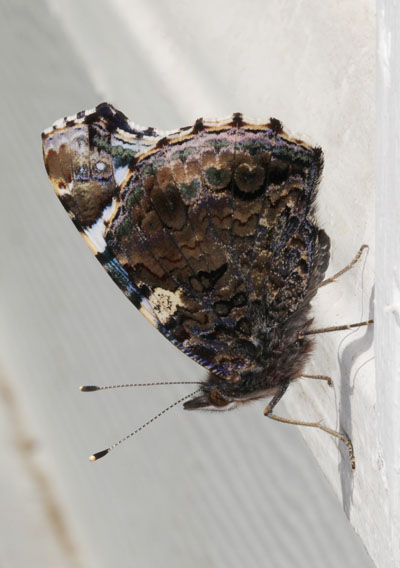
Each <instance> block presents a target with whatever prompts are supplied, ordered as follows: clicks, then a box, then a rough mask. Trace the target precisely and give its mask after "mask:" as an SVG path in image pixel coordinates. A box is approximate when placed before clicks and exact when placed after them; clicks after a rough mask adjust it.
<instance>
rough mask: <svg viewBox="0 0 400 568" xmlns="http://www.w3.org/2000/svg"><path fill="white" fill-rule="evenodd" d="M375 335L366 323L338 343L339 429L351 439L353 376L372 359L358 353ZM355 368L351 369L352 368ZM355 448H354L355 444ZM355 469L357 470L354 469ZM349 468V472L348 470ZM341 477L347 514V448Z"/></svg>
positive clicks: (350, 485) (349, 492) (350, 491)
mask: <svg viewBox="0 0 400 568" xmlns="http://www.w3.org/2000/svg"><path fill="white" fill-rule="evenodd" d="M374 297H375V287H373V288H372V290H371V295H370V301H369V315H368V319H373V318H374ZM353 334H357V339H354V340H353V341H350V342H348V340H349V337H350V336H351V335H353ZM373 339H374V329H373V325H369V326H368V327H367V328H365V332H364V333H363V334H362V336H361V337H360V330H359V329H358V330H355V331H353V332H351V334H349V335H346V337H344V338H343V339H342V341H341V342H340V344H339V347H338V361H339V366H340V374H341V381H340V396H339V424H340V430H341V431H343V432H345V433H346V434H347V435H348V437H349V438H350V440H352V439H353V431H352V394H353V392H354V388H355V379H356V377H357V374H358V373H359V371H360V370H361V368H362V367H363V366H364V365H365V364H366V363H368V362H369V361H371V359H368V361H364V362H363V363H361V364H358V361H359V357H360V355H362V354H363V353H367V352H368V351H369V349H370V347H371V345H372V343H373ZM344 341H346V342H348V343H347V345H346V347H345V348H344V349H343V350H341V349H340V346H341V343H343V342H344ZM353 369H354V371H353ZM355 450H356V452H357V448H355ZM356 463H357V467H360V466H361V464H360V463H358V462H357V453H356ZM356 471H357V470H356ZM349 472H350V473H349ZM340 479H341V487H342V502H343V509H344V512H345V514H346V516H347V517H350V510H351V504H352V495H353V488H354V482H353V481H354V477H353V474H352V470H351V468H350V467H349V462H348V456H347V453H346V451H345V450H344V451H343V454H342V460H341V464H340Z"/></svg>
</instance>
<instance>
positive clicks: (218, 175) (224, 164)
mask: <svg viewBox="0 0 400 568" xmlns="http://www.w3.org/2000/svg"><path fill="white" fill-rule="evenodd" d="M42 139H43V155H44V163H45V167H46V170H47V173H48V175H49V178H50V181H51V183H52V185H53V188H54V190H55V192H56V194H57V196H58V197H59V199H60V201H61V203H62V204H63V206H64V208H65V209H66V211H67V212H68V214H69V216H70V217H71V219H72V221H73V222H74V224H75V226H76V227H77V229H78V230H79V231H80V233H81V234H82V237H83V238H84V240H85V241H86V243H87V245H88V246H89V247H90V249H91V251H92V252H93V254H95V255H96V258H97V259H98V260H99V261H100V262H101V264H102V265H103V266H104V268H105V270H106V271H107V272H108V274H109V275H110V276H111V278H112V279H113V280H114V281H115V282H116V284H117V285H118V286H119V287H120V288H121V290H122V291H123V292H124V294H125V295H126V296H127V297H128V298H129V300H130V301H131V302H132V303H133V304H134V306H135V307H136V308H138V309H139V310H140V312H141V313H142V314H143V315H144V316H145V317H146V318H147V319H148V320H149V321H150V323H151V324H152V325H154V326H155V327H156V328H157V329H158V330H159V331H160V332H161V333H162V334H163V335H164V336H165V337H166V338H167V339H168V340H169V341H171V343H173V344H174V345H175V346H176V347H178V348H179V349H180V350H181V351H182V352H184V353H185V354H187V355H188V356H189V357H191V358H192V359H194V360H195V361H197V362H198V363H200V365H202V366H203V367H205V368H206V369H207V370H208V377H207V380H205V381H204V382H202V383H201V388H200V389H199V391H196V393H194V394H193V393H192V394H191V395H188V396H186V397H183V398H182V399H180V400H179V401H177V403H178V402H182V401H184V400H186V402H185V404H184V408H185V409H189V410H195V409H213V410H227V409H231V408H234V407H235V406H238V405H240V404H243V403H246V402H248V401H250V400H254V399H259V398H266V397H270V398H271V401H270V403H269V404H268V406H267V407H266V409H265V412H264V413H265V414H266V415H267V416H269V417H271V418H274V419H276V420H280V421H282V422H289V423H296V424H301V425H306V426H307V425H308V426H315V427H318V428H320V429H322V430H325V431H327V432H329V433H330V434H333V435H334V436H336V437H338V438H339V439H341V440H342V441H343V442H344V443H345V444H346V445H347V447H348V450H349V454H350V458H351V460H352V463H353V465H354V463H355V462H354V455H353V449H352V446H351V442H350V440H348V438H347V437H346V436H345V434H341V433H340V432H335V431H333V430H331V429H329V428H326V427H324V426H322V425H321V424H319V423H305V422H300V421H295V420H289V419H285V418H282V417H279V416H276V415H275V414H273V412H272V411H273V409H274V407H275V405H276V404H277V402H278V401H279V400H280V399H281V397H282V396H283V394H284V393H285V391H286V389H287V388H288V386H289V385H290V383H291V382H292V381H294V380H296V379H298V378H300V377H311V378H319V379H325V380H327V377H324V376H319V375H317V376H312V375H305V374H304V368H305V365H306V363H307V361H308V359H309V356H310V352H311V349H312V347H313V339H312V335H313V334H315V333H318V332H323V331H331V330H334V329H345V328H346V329H347V328H348V326H339V327H336V328H327V329H326V330H312V329H311V324H312V317H311V316H310V309H311V301H312V299H313V298H314V296H315V294H316V293H317V291H318V288H319V287H320V286H322V285H325V284H327V283H329V282H332V281H333V280H334V279H335V278H336V277H337V276H338V275H340V274H341V273H343V272H344V271H346V270H348V269H349V268H350V267H351V266H352V265H353V264H354V263H355V262H356V261H357V260H358V258H359V257H360V254H361V251H362V248H363V247H362V248H361V249H360V251H359V253H358V255H357V256H356V258H355V259H354V260H353V261H352V263H350V265H348V266H347V267H346V268H345V269H344V270H343V271H341V272H340V273H338V274H337V275H334V276H333V277H332V278H330V279H329V280H325V281H324V275H325V272H326V269H327V267H328V264H329V257H330V240H329V237H328V235H327V234H326V233H325V231H324V230H323V229H321V228H319V227H318V223H317V220H316V215H315V199H316V196H317V191H318V184H319V181H320V178H321V172H322V168H323V153H322V150H321V149H320V148H318V147H316V148H314V147H312V146H310V145H309V144H307V143H306V142H303V141H301V140H298V139H296V138H293V137H291V136H289V135H288V134H286V133H285V131H284V130H283V127H282V124H281V123H280V121H279V120H277V119H274V118H271V119H270V120H269V121H268V122H267V123H257V122H255V121H250V120H246V119H245V118H244V117H243V116H242V114H240V113H235V114H233V115H232V116H230V117H228V118H227V119H223V120H215V121H206V120H203V119H198V120H196V122H195V123H194V125H193V126H189V127H184V128H180V129H178V130H175V131H169V132H160V131H157V130H156V129H154V128H151V127H149V128H141V127H139V126H137V125H135V124H134V123H133V122H131V121H129V120H128V119H127V117H126V116H125V115H124V114H123V113H121V112H120V111H118V110H116V109H115V108H114V107H113V106H111V105H110V104H107V103H102V104H100V105H98V106H97V107H96V108H95V109H93V110H90V111H82V112H79V113H78V114H77V115H75V116H72V117H66V118H64V119H60V120H59V121H57V122H56V123H55V124H54V125H53V127H51V128H49V129H47V130H45V131H44V132H43V134H42ZM366 323H370V322H361V323H360V324H352V325H353V326H355V325H364V324H366ZM98 388H100V387H90V386H88V387H83V388H82V389H83V390H97V389H98ZM177 403H174V404H173V405H171V406H170V407H172V406H175V404H177ZM170 407H169V408H170ZM160 414H162V413H160ZM152 420H153V419H152ZM152 420H151V421H152ZM151 421H149V422H151ZM146 424H147V423H146ZM140 429H141V428H139V429H138V430H140ZM135 433H136V431H135ZM118 443H119V442H118ZM115 445H117V444H115ZM115 445H114V446H115ZM114 446H112V447H111V448H108V449H107V450H104V451H102V452H98V453H97V454H94V455H93V456H92V459H98V458H99V457H102V456H103V455H105V454H106V453H108V451H110V449H112V448H113V447H114Z"/></svg>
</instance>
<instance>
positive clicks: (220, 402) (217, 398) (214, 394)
mask: <svg viewBox="0 0 400 568" xmlns="http://www.w3.org/2000/svg"><path fill="white" fill-rule="evenodd" d="M209 398H210V403H211V404H212V405H213V406H216V407H217V408H222V407H223V406H227V405H228V404H229V402H230V401H229V400H227V399H226V398H224V397H223V396H222V394H221V393H220V392H219V391H218V390H217V389H213V390H212V391H210V393H209Z"/></svg>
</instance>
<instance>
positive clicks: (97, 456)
mask: <svg viewBox="0 0 400 568" xmlns="http://www.w3.org/2000/svg"><path fill="white" fill-rule="evenodd" d="M155 384H157V383H155ZM161 384H165V383H161ZM167 384H177V383H167ZM178 384H182V383H178ZM184 384H185V383H184ZM122 386H125V385H122ZM128 386H131V385H128ZM134 386H136V385H134ZM140 386H141V385H140ZM102 388H103V387H102ZM104 388H107V387H104ZM200 391H201V389H198V390H196V391H194V392H192V393H191V394H187V395H186V396H183V397H182V398H180V399H179V400H177V401H175V402H174V403H172V404H170V405H169V406H167V407H166V408H164V410H162V411H161V412H159V413H158V414H156V415H155V416H153V418H150V420H148V421H147V422H145V423H144V424H142V426H140V427H139V428H136V430H134V431H133V432H131V433H130V434H128V435H127V436H124V437H123V438H121V439H120V440H118V442H115V443H114V444H112V445H111V446H110V447H109V448H106V449H105V450H102V451H101V452H96V453H95V454H92V455H91V456H90V458H89V460H90V461H96V460H98V459H100V458H102V457H104V456H105V455H106V454H109V453H110V452H111V450H113V449H114V448H116V447H117V446H119V445H120V444H122V442H125V440H128V439H129V438H132V436H135V434H137V433H138V432H140V431H141V430H143V429H144V428H146V426H148V425H149V424H151V423H152V422H154V420H157V418H160V416H162V415H163V414H165V413H166V412H168V410H171V408H174V406H176V405H177V404H180V403H181V402H183V401H184V400H187V399H188V398H191V397H192V396H194V395H195V394H197V393H199V392H200Z"/></svg>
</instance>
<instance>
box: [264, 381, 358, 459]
mask: <svg viewBox="0 0 400 568" xmlns="http://www.w3.org/2000/svg"><path fill="white" fill-rule="evenodd" d="M288 386H289V381H288V382H286V383H284V384H283V385H282V386H281V387H280V389H279V390H278V392H277V393H276V394H275V395H274V396H273V398H272V399H271V401H270V402H269V404H268V405H267V406H266V408H265V410H264V416H268V418H272V420H276V421H277V422H283V423H284V424H295V425H296V426H308V427H309V428H319V429H320V430H323V431H324V432H327V433H328V434H330V435H331V436H334V437H335V438H338V439H339V440H341V441H342V442H343V443H344V444H345V445H346V447H347V449H348V452H349V457H350V461H351V467H352V469H355V468H356V461H355V458H354V451H353V445H352V443H351V442H350V440H349V438H348V437H347V436H345V435H344V434H341V433H340V432H336V430H332V429H331V428H328V427H327V426H323V425H322V424H321V423H320V422H303V421H301V420H291V419H290V418H283V417H282V416H277V415H276V414H273V413H272V411H273V409H274V408H275V406H276V405H277V404H278V402H279V401H280V400H281V398H282V397H283V395H284V394H285V392H286V390H287V388H288Z"/></svg>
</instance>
